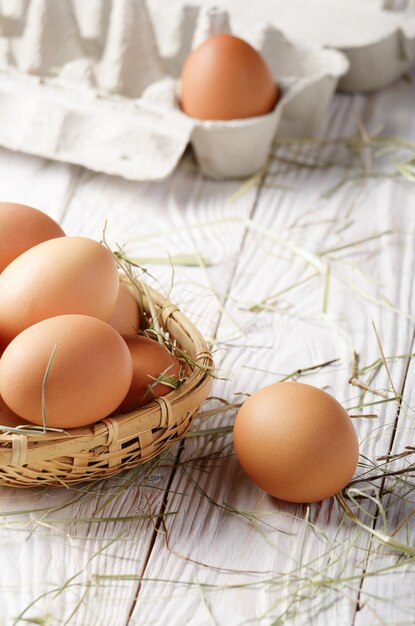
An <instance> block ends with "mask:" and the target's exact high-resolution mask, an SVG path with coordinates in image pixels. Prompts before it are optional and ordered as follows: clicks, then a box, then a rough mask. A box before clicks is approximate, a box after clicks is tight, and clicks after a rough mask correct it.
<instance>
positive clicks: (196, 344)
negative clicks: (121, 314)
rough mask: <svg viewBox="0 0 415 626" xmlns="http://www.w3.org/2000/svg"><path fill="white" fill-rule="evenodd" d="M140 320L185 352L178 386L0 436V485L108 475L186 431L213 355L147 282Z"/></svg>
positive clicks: (62, 482) (209, 378) (207, 386)
mask: <svg viewBox="0 0 415 626" xmlns="http://www.w3.org/2000/svg"><path fill="white" fill-rule="evenodd" d="M139 302H140V306H141V307H142V311H143V312H144V319H147V320H149V319H152V318H153V317H154V316H156V317H157V320H158V323H159V325H160V327H161V328H162V329H163V330H164V331H167V332H168V334H169V336H170V338H171V339H172V341H174V342H175V343H176V345H177V346H178V347H179V348H180V349H181V350H182V351H183V352H184V353H185V354H186V355H187V356H188V357H189V359H188V362H187V361H186V365H185V367H186V372H185V381H184V383H183V384H182V385H180V387H178V388H177V389H174V390H172V391H171V392H170V393H168V394H167V395H165V396H163V397H161V398H158V399H157V400H155V401H153V402H151V404H148V405H147V406H145V407H143V408H141V409H138V410H137V411H134V412H132V413H127V414H125V415H116V416H114V417H108V418H106V419H104V420H102V421H100V422H97V423H95V424H92V425H91V426H84V427H81V428H72V429H70V430H68V431H65V432H62V433H59V432H58V433H55V432H47V433H45V434H43V433H41V434H39V435H26V434H23V433H22V434H20V433H5V434H2V435H0V485H8V486H11V487H33V486H38V485H54V486H63V485H69V484H73V483H79V482H83V481H88V480H97V479H102V478H106V477H107V476H112V475H113V474H116V473H117V472H120V471H122V470H125V469H128V468H131V467H134V466H135V465H138V464H140V463H143V462H144V461H148V460H149V459H151V458H153V457H155V456H156V455H158V454H159V453H160V452H161V451H162V450H164V449H165V448H166V447H168V446H170V445H172V444H173V443H175V442H176V441H178V440H179V439H180V438H181V437H183V435H184V434H185V433H186V431H187V430H188V428H189V426H190V424H191V422H192V419H193V418H194V416H195V415H196V414H197V412H198V410H199V408H200V405H201V404H202V402H203V401H204V400H205V398H206V397H207V395H208V393H209V390H210V388H211V384H212V367H213V362H212V356H211V353H210V351H209V349H208V346H207V345H206V343H205V341H204V339H203V338H202V336H201V335H200V333H199V331H198V330H197V328H196V327H195V326H194V325H193V324H192V323H191V322H190V321H189V320H188V319H187V318H186V317H185V316H184V315H183V313H181V312H180V310H179V309H178V308H177V306H176V305H174V304H172V303H171V302H169V301H168V300H167V299H166V298H164V297H163V296H161V295H160V294H159V293H157V292H156V291H154V290H153V289H150V288H149V287H146V288H145V289H144V290H143V289H142V290H141V291H140V293H139Z"/></svg>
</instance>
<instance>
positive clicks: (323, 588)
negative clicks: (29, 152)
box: [130, 83, 413, 625]
mask: <svg viewBox="0 0 415 626" xmlns="http://www.w3.org/2000/svg"><path fill="white" fill-rule="evenodd" d="M399 90H400V91H399V93H400V104H399V107H398V108H399V110H400V111H402V110H410V104H409V103H410V100H411V98H412V94H411V93H410V92H408V90H407V88H406V86H405V85H404V84H403V83H402V84H401V85H400V86H399ZM405 90H406V91H405ZM393 94H394V91H393V90H392V89H391V90H386V91H385V92H382V93H380V94H378V95H376V96H373V97H370V98H368V99H363V98H360V97H355V98H350V97H344V96H343V97H338V98H337V101H336V103H335V105H334V106H333V108H332V112H331V120H330V126H329V128H328V131H329V132H330V133H331V134H334V135H336V134H341V135H345V134H346V135H347V134H348V133H349V132H351V127H352V126H353V125H354V124H355V121H356V116H359V117H361V118H362V119H363V122H364V123H365V125H366V126H367V127H368V126H369V127H373V125H374V124H375V122H377V121H378V120H379V119H387V117H386V116H387V115H388V111H389V108H390V101H391V100H390V99H391V98H392V97H393ZM405 98H406V99H405ZM391 126H392V127H393V132H396V134H401V135H405V136H407V128H408V127H407V125H406V120H405V118H402V117H401V120H400V121H399V116H398V115H394V114H392V119H391ZM340 176H341V172H340V171H337V172H336V171H333V170H321V171H315V170H310V169H307V168H304V169H303V170H301V171H298V170H293V171H292V172H291V173H290V172H286V173H285V174H284V176H282V175H280V176H279V177H276V182H279V183H281V182H283V183H284V184H285V185H287V186H291V187H292V188H293V189H294V191H293V192H292V193H291V194H290V193H287V192H285V191H278V190H277V189H269V188H268V187H267V186H264V188H263V190H262V192H261V196H260V201H259V203H258V207H257V210H256V211H255V215H254V224H253V226H251V227H250V229H249V234H248V236H247V237H246V240H245V245H244V247H243V249H242V251H241V254H240V257H239V263H238V266H237V269H236V272H235V279H234V281H233V283H232V289H231V291H230V294H229V298H228V299H227V301H226V310H227V312H228V314H229V316H230V317H231V318H233V319H234V320H236V321H237V323H238V324H239V326H240V327H241V328H244V329H245V331H246V332H245V335H243V336H240V337H237V338H235V339H234V340H233V341H232V342H231V341H229V340H228V338H229V337H230V336H232V334H234V332H233V329H232V328H231V327H230V325H229V323H228V319H229V318H225V317H222V321H221V325H220V327H219V332H218V338H217V345H218V346H219V347H220V348H221V350H219V351H218V353H219V354H221V356H220V359H219V366H220V368H221V371H222V372H223V374H224V375H225V376H226V375H229V376H231V381H230V382H224V381H219V382H218V383H217V384H216V387H215V390H214V394H215V395H217V396H221V397H223V398H226V399H227V400H228V401H231V402H232V401H234V400H235V399H239V398H240V396H238V393H240V392H243V393H249V392H252V391H254V390H255V389H257V388H258V387H261V386H263V385H265V384H268V383H271V382H273V381H275V380H278V379H279V378H281V377H282V376H284V374H288V373H290V372H292V371H295V370H297V369H298V368H306V367H309V366H313V365H317V364H319V363H324V362H326V361H328V360H331V359H334V358H338V359H339V362H338V363H336V365H335V366H332V367H330V368H326V369H322V370H321V371H319V370H317V371H313V372H310V376H309V377H307V378H305V380H306V381H308V382H312V383H314V384H317V385H321V386H325V387H327V388H328V390H329V391H330V392H332V393H333V394H334V395H335V396H336V397H337V398H339V399H340V400H341V401H342V402H343V403H344V405H345V406H346V407H347V408H350V409H352V407H353V406H354V405H356V404H358V396H359V390H357V389H356V388H353V387H350V386H349V384H348V380H349V377H350V373H351V361H352V352H353V350H356V351H358V352H359V353H360V355H361V363H362V364H367V365H368V364H370V363H371V362H372V361H375V360H376V359H378V358H379V347H378V345H377V341H376V337H375V334H374V330H373V327H372V320H373V321H374V322H375V326H376V329H377V331H378V333H379V336H380V338H381V341H382V346H383V349H384V351H385V353H386V354H387V355H394V354H405V353H406V352H407V351H408V349H409V348H410V346H411V341H412V326H413V324H412V321H410V320H409V319H408V314H410V313H411V303H412V301H411V294H412V284H411V281H410V280H408V276H409V275H412V273H413V241H412V238H410V237H407V236H405V234H403V233H406V232H413V217H412V212H411V203H410V199H409V193H410V189H408V187H405V186H403V185H402V184H401V183H395V182H392V181H389V180H385V181H382V182H377V181H368V182H366V183H365V184H364V186H363V187H362V186H359V187H358V188H357V187H356V185H354V186H346V187H345V188H343V189H342V190H341V191H339V192H338V193H337V194H336V195H334V196H333V197H332V198H330V199H329V200H322V199H321V193H322V192H323V191H325V190H327V189H329V188H330V187H331V186H332V185H333V184H334V183H335V181H336V180H338V179H339V177H340ZM274 180H275V179H274ZM267 182H268V183H269V182H270V181H269V180H268V181H267ZM397 206H399V211H398V210H396V207H397ZM388 230H391V231H392V234H389V235H385V236H384V237H380V238H378V239H377V238H374V239H373V240H371V241H368V242H366V243H364V244H362V245H360V246H359V245H357V246H356V247H351V248H344V249H343V250H342V251H339V252H333V254H331V255H329V256H330V266H331V274H330V276H331V280H330V290H329V297H328V300H327V303H326V304H327V312H326V313H325V314H324V313H323V304H324V301H325V298H324V284H325V283H324V276H323V277H321V276H319V277H317V278H316V279H313V280H311V281H310V282H305V283H304V284H303V285H301V286H300V287H299V288H298V289H290V290H289V291H287V290H288V289H289V288H290V287H292V286H293V285H295V284H298V283H299V282H300V281H301V280H303V279H304V278H306V277H307V275H308V274H309V273H310V262H309V260H308V259H307V258H305V255H304V254H302V253H301V252H298V251H296V250H294V253H293V248H292V244H295V245H296V246H298V248H300V249H301V250H303V251H304V250H305V251H307V252H310V253H314V254H318V253H319V252H321V251H322V250H327V249H329V248H337V247H340V246H346V245H348V244H351V243H353V242H356V241H359V240H360V239H362V238H367V237H370V236H373V237H376V236H377V235H379V234H380V233H381V232H383V231H388ZM287 242H288V243H287ZM322 258H324V257H322ZM314 260H317V261H318V259H315V258H314ZM311 265H312V263H311ZM311 269H315V268H314V266H313V265H312V267H311ZM399 277H402V279H399ZM284 290H286V291H285V292H284ZM277 292H279V293H281V296H280V297H279V298H276V299H275V302H274V308H273V310H266V311H263V312H262V313H260V314H257V315H253V314H252V313H250V312H247V311H243V310H241V308H240V307H241V306H245V307H248V306H250V305H252V304H254V303H258V302H261V301H263V300H264V299H266V298H268V297H269V296H270V295H272V294H275V293H277ZM388 301H389V302H390V303H392V304H391V306H389V304H388ZM395 309H396V310H395ZM397 311H399V312H397ZM406 366H407V362H406V360H405V359H398V360H397V361H394V362H392V363H391V365H390V369H391V373H392V377H393V380H394V382H395V385H396V387H397V388H400V387H401V386H402V385H403V381H404V378H405V373H406ZM255 368H256V369H255ZM260 370H266V371H265V372H264V371H260ZM311 374H312V375H311ZM376 386H377V387H378V388H379V389H384V390H387V391H388V392H389V397H392V398H393V394H392V393H391V390H390V382H389V379H388V376H387V373H386V372H385V370H384V369H383V370H382V371H381V372H379V375H378V377H377V378H376ZM367 400H369V401H372V402H376V401H379V397H378V396H376V395H374V396H373V395H371V394H368V397H367ZM359 410H360V409H359V408H356V409H354V410H351V412H359ZM369 411H370V412H373V411H375V412H376V414H377V415H378V417H377V418H376V420H374V421H372V420H369V419H367V420H364V419H361V420H359V421H358V420H356V428H357V430H358V434H359V439H360V441H361V452H362V455H363V456H362V466H361V467H360V469H359V472H363V471H365V467H364V464H365V457H368V458H369V459H370V458H375V457H376V456H377V455H378V454H379V451H382V452H383V451H384V450H385V448H386V449H387V448H388V445H389V442H390V440H391V436H392V432H393V429H394V424H395V412H396V406H395V403H394V401H393V400H392V401H391V403H390V404H388V403H386V404H378V405H376V404H375V405H373V406H371V407H367V408H366V409H365V411H364V412H366V413H368V412H369ZM233 417H234V411H230V412H228V413H227V414H225V415H219V416H217V417H215V418H214V419H212V420H209V421H204V422H203V423H202V424H201V425H200V427H201V428H211V427H218V426H223V425H231V424H232V421H233ZM172 488H173V490H174V492H175V493H174V494H173V495H171V497H169V500H168V503H167V507H168V508H170V509H171V508H173V509H175V510H177V509H178V510H179V514H178V515H177V516H175V518H174V519H170V520H166V534H164V535H163V534H160V536H159V537H158V538H157V541H156V544H155V547H154V549H153V551H152V554H151V558H150V560H149V563H148V566H147V568H146V571H145V577H144V581H143V584H142V586H141V589H140V592H139V596H138V602H137V605H136V611H135V613H134V614H133V616H132V619H131V621H130V624H138V623H169V624H183V623H186V624H201V623H215V624H227V625H233V624H241V623H247V622H249V621H253V622H255V623H260V624H271V623H272V624H274V623H280V621H281V623H282V621H284V620H288V621H290V623H295V624H310V623H318V624H351V623H352V620H353V618H354V613H355V607H356V603H357V599H358V594H359V583H360V577H361V575H362V573H363V570H364V566H365V556H366V554H367V549H368V547H369V540H370V537H369V536H368V534H367V533H366V532H364V531H363V530H361V529H359V528H358V527H356V526H355V525H353V524H352V523H351V522H350V521H348V520H347V519H345V518H344V517H343V515H342V514H341V512H340V511H339V508H338V506H337V505H336V504H335V503H333V502H325V503H323V505H321V506H320V505H313V506H312V507H310V508H304V507H301V506H294V505H288V504H284V503H282V502H278V501H276V500H273V499H271V498H269V497H268V496H266V495H265V494H264V493H263V492H261V491H260V490H259V489H257V488H256V487H255V486H253V485H252V484H250V483H249V481H248V480H247V479H246V477H245V476H244V475H243V474H242V472H241V470H240V469H239V466H238V465H237V462H236V459H235V457H234V456H233V450H232V443H231V437H230V436H229V437H226V438H223V437H211V438H209V437H208V438H200V439H198V438H196V437H195V438H192V439H189V441H188V442H186V446H185V451H184V454H183V456H182V458H181V466H180V468H179V470H178V471H177V473H176V475H175V479H174V481H173V484H172ZM182 494H184V495H182ZM235 509H236V510H237V511H239V512H240V513H238V512H237V511H236V512H235ZM368 510H369V512H371V509H370V508H368ZM374 511H375V508H374V507H372V512H374ZM166 537H167V541H166ZM132 576H133V572H132ZM337 579H341V580H340V582H338V583H337V582H336V581H337ZM323 581H326V582H325V583H323ZM180 583H182V584H180ZM377 583H379V581H377ZM244 585H247V586H244ZM366 619H367V615H366ZM279 620H280V621H279ZM362 623H363V622H362ZM365 623H368V622H367V621H366V622H365Z"/></svg>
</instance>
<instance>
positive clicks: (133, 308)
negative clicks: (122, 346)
mask: <svg viewBox="0 0 415 626" xmlns="http://www.w3.org/2000/svg"><path fill="white" fill-rule="evenodd" d="M108 323H109V325H110V326H112V327H113V328H115V330H116V331H118V332H119V333H120V334H121V335H129V334H134V333H136V332H137V331H138V327H139V325H140V311H139V310H138V302H137V297H136V295H135V294H134V291H133V289H131V288H130V287H128V285H126V284H125V283H120V289H119V292H118V298H117V302H116V303H115V308H114V310H113V312H112V315H111V317H110V320H109V322H108Z"/></svg>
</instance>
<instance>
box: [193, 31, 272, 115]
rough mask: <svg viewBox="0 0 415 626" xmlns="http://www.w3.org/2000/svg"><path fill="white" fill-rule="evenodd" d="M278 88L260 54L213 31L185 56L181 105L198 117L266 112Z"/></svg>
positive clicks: (234, 39) (261, 113)
mask: <svg viewBox="0 0 415 626" xmlns="http://www.w3.org/2000/svg"><path fill="white" fill-rule="evenodd" d="M277 100H278V88H277V86H276V84H275V81H274V78H273V76H272V74H271V71H270V69H269V68H268V66H267V64H266V62H265V61H264V59H263V58H262V56H261V55H260V54H259V53H258V52H257V51H256V50H255V49H254V48H252V46H250V45H249V44H248V43H247V42H246V41H243V40H242V39H239V38H238V37H234V36H233V35H213V37H209V38H208V39H206V41H204V42H203V43H202V45H201V46H199V47H198V48H196V49H195V50H193V52H191V53H190V55H189V56H188V57H187V59H186V62H185V64H184V67H183V71H182V76H181V107H182V109H183V111H184V112H185V113H187V115H190V116H192V117H197V118H199V119H202V120H233V119H242V118H246V117H253V116H255V115H265V114H266V113H270V112H271V111H272V110H273V108H274V107H275V104H276V102H277Z"/></svg>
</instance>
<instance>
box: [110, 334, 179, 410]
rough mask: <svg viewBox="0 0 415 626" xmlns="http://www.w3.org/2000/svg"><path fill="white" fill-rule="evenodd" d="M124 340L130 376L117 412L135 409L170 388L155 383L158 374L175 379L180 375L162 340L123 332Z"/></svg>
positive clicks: (176, 364)
mask: <svg viewBox="0 0 415 626" xmlns="http://www.w3.org/2000/svg"><path fill="white" fill-rule="evenodd" d="M124 339H125V342H126V344H127V346H128V348H129V350H130V353H131V358H132V361H133V379H132V382H131V387H130V389H129V391H128V393H127V395H126V397H125V398H124V400H123V402H121V404H120V406H119V407H118V409H117V413H128V412H129V411H134V410H135V409H137V408H139V407H141V406H144V405H145V404H148V403H149V402H152V401H153V400H154V398H159V397H160V396H164V395H166V393H169V392H170V391H172V387H171V386H169V385H163V384H162V383H155V380H154V379H156V378H158V377H159V376H160V375H161V374H165V375H166V376H171V377H172V378H174V379H176V380H178V379H179V377H180V365H179V363H178V361H177V360H176V359H175V358H174V357H173V356H172V355H171V354H170V352H168V350H167V349H166V348H165V347H164V346H162V345H161V343H159V342H158V341H154V340H153V339H149V338H148V337H143V336H142V335H124Z"/></svg>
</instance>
